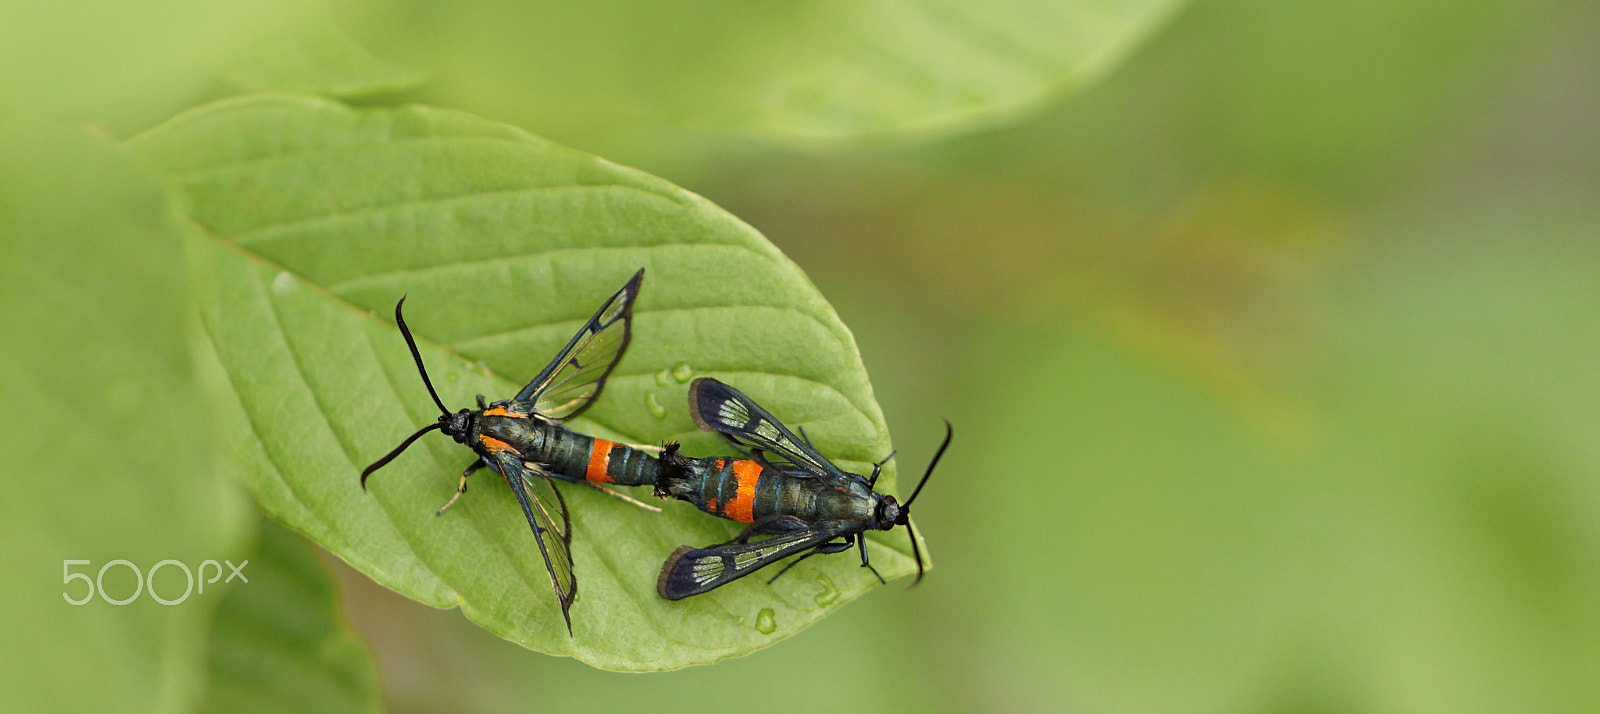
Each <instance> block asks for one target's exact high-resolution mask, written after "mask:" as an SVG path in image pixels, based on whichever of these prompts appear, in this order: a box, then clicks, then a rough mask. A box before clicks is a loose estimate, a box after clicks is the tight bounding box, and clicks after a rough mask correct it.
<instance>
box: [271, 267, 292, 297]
mask: <svg viewBox="0 0 1600 714" xmlns="http://www.w3.org/2000/svg"><path fill="white" fill-rule="evenodd" d="M293 290H294V276H293V275H290V274H289V271H287V270H284V271H280V272H279V273H278V275H277V277H275V278H273V279H272V292H275V293H277V294H279V295H288V294H289V293H290V292H292V291H293Z"/></svg>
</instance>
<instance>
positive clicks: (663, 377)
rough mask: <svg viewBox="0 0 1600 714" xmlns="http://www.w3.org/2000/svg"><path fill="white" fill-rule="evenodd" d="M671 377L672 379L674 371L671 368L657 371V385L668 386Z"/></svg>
mask: <svg viewBox="0 0 1600 714" xmlns="http://www.w3.org/2000/svg"><path fill="white" fill-rule="evenodd" d="M670 379H672V371H671V370H665V369H663V370H661V371H660V372H656V386H657V387H665V386H667V384H668V380H670Z"/></svg>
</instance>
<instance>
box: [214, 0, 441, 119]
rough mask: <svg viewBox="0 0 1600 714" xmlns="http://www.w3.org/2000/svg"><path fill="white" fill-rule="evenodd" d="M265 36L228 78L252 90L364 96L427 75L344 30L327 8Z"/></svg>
mask: <svg viewBox="0 0 1600 714" xmlns="http://www.w3.org/2000/svg"><path fill="white" fill-rule="evenodd" d="M319 10H321V11H320V12H317V13H316V14H315V15H314V16H312V17H307V18H302V19H301V20H300V21H298V22H296V23H295V24H294V25H293V27H286V28H284V29H283V30H281V31H279V32H277V33H275V34H272V35H269V36H267V37H264V38H262V40H261V41H260V42H258V43H256V45H255V46H254V47H252V48H251V49H250V50H249V51H247V52H243V53H241V56H240V60H239V63H238V64H237V66H235V67H234V68H233V70H232V71H231V72H229V73H228V78H229V79H230V80H232V81H233V83H234V84H237V85H239V86H240V87H242V88H244V89H245V90H247V91H250V92H297V93H305V94H325V95H328V96H331V97H345V98H354V97H363V96H369V95H373V94H380V93H385V92H393V91H397V90H401V89H405V88H408V87H412V86H415V85H417V84H420V83H421V82H423V81H425V80H426V79H427V75H425V74H423V73H422V72H418V71H415V70H410V69H406V68H404V67H400V66H397V65H395V64H393V63H391V62H389V61H387V60H385V59H383V58H381V57H378V56H377V55H375V54H373V53H372V52H371V51H370V50H368V49H367V48H366V47H363V46H362V45H361V44H360V43H359V42H356V40H355V39H354V38H352V37H350V35H349V34H348V33H346V32H345V31H344V30H343V29H342V28H341V27H340V26H339V24H338V23H337V22H335V21H334V18H333V17H332V16H331V14H330V13H329V12H327V11H326V9H325V8H319Z"/></svg>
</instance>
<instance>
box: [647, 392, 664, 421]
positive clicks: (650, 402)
mask: <svg viewBox="0 0 1600 714" xmlns="http://www.w3.org/2000/svg"><path fill="white" fill-rule="evenodd" d="M644 406H645V408H646V409H649V410H650V414H651V415H652V416H654V417H655V418H657V419H665V418H667V408H666V407H664V406H661V402H659V401H656V393H655V392H648V393H646V394H645V395H644Z"/></svg>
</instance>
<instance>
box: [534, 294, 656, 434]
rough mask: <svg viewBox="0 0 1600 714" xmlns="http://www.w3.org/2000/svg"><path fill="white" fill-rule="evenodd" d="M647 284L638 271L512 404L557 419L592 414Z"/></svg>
mask: <svg viewBox="0 0 1600 714" xmlns="http://www.w3.org/2000/svg"><path fill="white" fill-rule="evenodd" d="M643 280H644V268H640V269H639V272H637V273H634V274H633V278H632V279H631V280H629V281H628V284H627V285H624V286H622V289H621V290H618V291H617V293H616V294H615V295H612V296H611V299H610V300H607V301H606V304H604V305H601V306H600V310H599V312H596V313H595V314H594V317H591V318H589V321H588V322H586V323H584V325H583V327H581V328H579V329H578V334H576V335H573V336H572V340H571V341H570V342H568V343H567V346H566V347H565V348H563V349H562V350H561V354H558V355H556V358H555V359H553V360H551V361H550V364H548V365H545V368H544V370H543V371H541V372H539V376H537V377H534V378H533V381H531V382H528V384H527V386H525V387H523V388H522V391H520V392H517V395H516V396H515V397H512V398H511V399H510V402H511V403H512V405H513V406H515V407H517V408H518V410H519V411H522V412H528V411H534V412H538V413H539V414H541V415H544V416H546V417H549V418H551V419H558V420H559V419H570V418H572V417H575V416H577V415H578V414H580V413H582V412H583V410H585V409H588V408H589V405H590V404H593V403H594V400H595V398H596V397H599V396H600V390H601V388H603V387H604V386H605V382H606V377H607V376H610V374H611V370H612V368H614V367H616V366H617V361H618V360H620V359H622V353H623V352H624V351H625V350H627V349H628V341H629V340H630V339H632V337H633V302H634V299H635V298H637V297H638V296H639V283H640V282H641V281H643Z"/></svg>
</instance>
